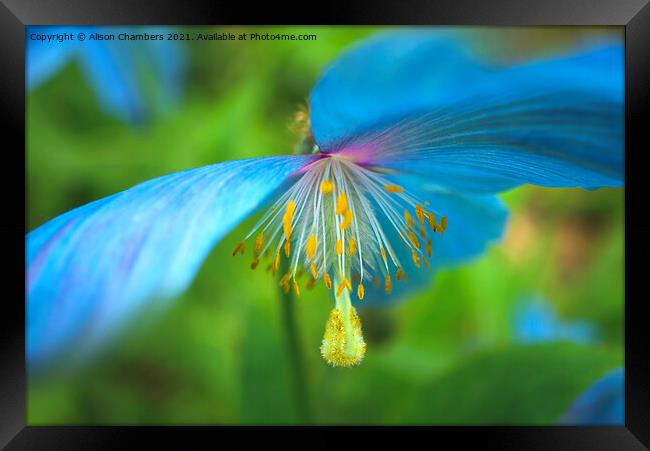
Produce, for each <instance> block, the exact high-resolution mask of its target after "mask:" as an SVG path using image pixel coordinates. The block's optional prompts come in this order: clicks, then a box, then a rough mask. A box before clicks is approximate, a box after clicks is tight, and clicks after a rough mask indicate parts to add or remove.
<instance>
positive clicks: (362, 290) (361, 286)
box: [357, 283, 366, 301]
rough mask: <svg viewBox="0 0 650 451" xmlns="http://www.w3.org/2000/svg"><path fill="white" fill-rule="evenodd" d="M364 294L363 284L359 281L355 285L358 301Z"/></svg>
mask: <svg viewBox="0 0 650 451" xmlns="http://www.w3.org/2000/svg"><path fill="white" fill-rule="evenodd" d="M365 295H366V290H365V289H364V288H363V284H362V283H360V284H359V286H357V297H358V298H359V300H360V301H362V300H363V297H364V296H365Z"/></svg>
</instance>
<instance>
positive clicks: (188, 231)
mask: <svg viewBox="0 0 650 451" xmlns="http://www.w3.org/2000/svg"><path fill="white" fill-rule="evenodd" d="M622 112H623V47H622V43H621V42H620V41H608V42H601V43H593V44H592V45H590V46H586V47H582V48H578V49H574V50H573V51H571V52H568V53H566V54H562V55H558V56H556V57H554V58H547V59H543V60H534V61H529V62H526V63H519V64H516V65H512V66H503V65H500V66H495V65H492V64H490V63H488V62H486V61H484V60H482V59H480V58H478V57H477V56H475V55H473V54H472V53H471V52H470V51H469V50H468V49H467V47H466V45H465V44H464V42H463V41H462V40H460V39H457V38H454V37H453V36H451V35H449V34H448V33H444V32H439V31H429V30H423V29H419V30H417V31H400V32H394V33H388V34H382V35H378V36H376V37H374V38H371V39H369V40H366V41H363V42H361V43H359V44H357V45H355V46H353V47H352V48H350V49H349V50H348V51H347V52H345V53H344V54H343V55H342V56H341V57H340V58H339V59H337V60H336V61H334V62H333V63H332V64H331V65H330V66H329V67H328V68H327V69H326V70H325V71H324V73H323V75H322V77H321V78H320V80H318V82H317V83H316V85H315V87H314V88H313V90H312V92H311V96H310V111H309V114H308V115H305V117H304V118H305V119H307V120H308V121H309V123H307V124H306V126H305V130H306V135H305V143H307V145H306V146H304V145H303V146H302V147H303V148H305V147H308V148H311V153H309V154H304V155H288V156H272V157H265V158H256V159H248V160H240V161H228V162H223V163H217V164H213V165H210V166H205V167H201V168H197V169H190V170H186V171H183V172H178V173H174V174H170V175H166V176H163V177H160V178H157V179H154V180H150V181H147V182H144V183H141V184H139V185H137V186H135V187H133V188H131V189H128V190H126V191H123V192H121V193H117V194H114V195H112V196H109V197H107V198H103V199H100V200H97V201H95V202H92V203H90V204H87V205H84V206H81V207H79V208H76V209H74V210H72V211H69V212H67V213H65V214H62V215H61V216H59V217H57V218H54V219H52V220H51V221H49V222H47V223H45V224H43V225H41V226H40V227H38V228H37V229H35V230H34V231H32V232H31V233H29V234H28V235H27V357H28V363H29V367H30V371H33V372H35V371H38V370H39V369H41V368H44V367H45V366H46V364H48V363H50V362H52V361H54V360H56V359H57V358H62V357H63V356H64V355H65V354H67V355H75V356H88V355H91V354H93V353H94V352H95V351H97V349H99V348H100V346H101V345H103V344H104V343H106V342H107V341H108V339H110V338H111V337H113V336H114V335H116V333H117V332H118V331H119V330H120V329H121V326H123V325H124V324H125V323H127V322H128V320H132V319H133V318H135V314H136V313H138V312H140V311H144V310H146V309H148V308H151V307H152V306H153V305H156V304H158V305H159V304H161V303H162V302H163V301H164V300H168V299H171V298H173V297H174V296H176V295H178V294H179V293H180V292H182V291H183V290H185V289H186V288H187V287H188V285H189V284H190V283H191V282H192V280H193V278H194V276H195V274H196V272H197V271H198V269H199V267H200V266H201V263H202V262H203V260H204V259H205V257H206V256H207V254H208V253H209V252H210V250H211V249H212V247H213V246H214V245H215V244H216V243H217V242H218V241H219V240H220V239H221V238H222V237H223V236H224V235H225V234H226V233H228V232H229V231H230V230H231V229H232V228H233V227H235V226H236V225H237V224H238V223H240V222H241V221H242V220H243V219H244V218H246V217H247V216H249V215H250V214H252V213H254V212H255V211H257V210H258V209H259V208H260V207H261V206H262V205H264V204H266V203H267V202H269V204H270V205H271V207H270V209H269V210H268V211H267V213H266V214H265V215H264V216H263V217H262V218H261V219H260V221H259V222H258V224H257V225H256V226H255V228H254V229H253V230H252V231H251V232H250V233H249V234H248V236H247V237H246V239H248V238H251V244H250V245H251V247H252V264H251V266H252V267H253V269H254V268H255V267H257V265H258V264H259V262H260V258H263V257H265V256H267V257H268V260H269V263H268V266H267V268H268V269H269V270H270V271H271V272H272V273H273V274H274V275H275V276H276V277H277V278H278V279H279V283H280V285H281V286H282V287H283V289H285V290H286V291H288V290H294V291H295V292H296V293H297V294H298V295H300V291H301V288H309V287H310V286H311V285H313V283H315V282H316V281H318V280H321V279H322V280H323V283H324V284H325V286H327V288H330V289H331V290H332V292H333V294H334V298H335V308H334V309H333V310H332V313H331V314H330V317H329V319H328V321H327V324H326V331H325V336H324V339H323V343H322V347H321V352H322V354H323V356H324V357H325V359H326V360H327V361H328V362H329V363H331V364H332V365H340V366H352V365H356V364H358V363H359V362H360V361H361V360H362V358H363V356H364V353H365V350H366V345H365V342H364V340H363V337H362V334H361V326H360V321H359V318H358V316H357V314H356V311H355V308H354V307H353V306H352V301H353V300H354V302H355V303H356V302H358V301H359V300H362V299H363V302H364V303H382V302H385V300H386V299H387V297H388V295H392V296H393V297H399V296H401V295H403V294H405V293H406V290H407V288H408V289H415V288H417V287H418V286H421V285H422V284H423V283H426V282H427V281H429V280H430V279H431V277H432V275H433V273H434V271H435V270H436V269H437V268H442V267H447V266H451V265H455V264H459V263H462V262H465V261H468V260H469V259H471V258H473V257H476V256H478V255H480V254H481V253H482V252H483V251H484V249H485V248H486V246H487V245H488V244H489V243H491V242H495V241H497V240H498V239H499V238H500V237H501V236H502V233H503V229H504V226H505V223H506V219H507V210H506V208H505V207H504V205H503V204H502V203H501V202H500V201H499V199H498V198H497V197H496V196H495V194H496V193H498V192H501V191H504V190H507V189H510V188H514V187H516V186H518V185H521V184H526V183H529V184H535V185H540V186H546V187H583V188H590V189H591V188H596V187H616V186H622V185H623V153H624V152H623V114H622ZM245 247H246V244H245V242H243V241H242V242H241V243H239V244H238V245H237V247H236V248H235V250H234V252H233V255H236V254H239V253H243V252H244V250H245ZM427 269H429V271H427ZM302 272H304V273H306V274H307V277H308V280H307V282H301V281H300V279H299V274H300V273H302ZM407 281H408V282H407Z"/></svg>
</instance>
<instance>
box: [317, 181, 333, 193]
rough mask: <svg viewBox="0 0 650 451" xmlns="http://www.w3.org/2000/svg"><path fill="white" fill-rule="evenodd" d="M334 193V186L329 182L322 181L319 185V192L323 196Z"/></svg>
mask: <svg viewBox="0 0 650 451" xmlns="http://www.w3.org/2000/svg"><path fill="white" fill-rule="evenodd" d="M332 191H334V184H333V183H332V181H331V180H323V181H322V182H321V184H320V192H321V193H323V194H329V193H331V192H332Z"/></svg>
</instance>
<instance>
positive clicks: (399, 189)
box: [384, 185, 404, 193]
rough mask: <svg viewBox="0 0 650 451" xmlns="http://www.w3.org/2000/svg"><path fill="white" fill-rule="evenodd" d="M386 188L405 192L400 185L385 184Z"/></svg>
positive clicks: (389, 190)
mask: <svg viewBox="0 0 650 451" xmlns="http://www.w3.org/2000/svg"><path fill="white" fill-rule="evenodd" d="M384 189H385V190H386V191H388V192H389V193H403V192H404V188H402V187H401V186H398V185H386V186H384Z"/></svg>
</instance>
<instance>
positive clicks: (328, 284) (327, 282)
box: [323, 273, 332, 290]
mask: <svg viewBox="0 0 650 451" xmlns="http://www.w3.org/2000/svg"><path fill="white" fill-rule="evenodd" d="M323 282H325V288H327V289H328V290H329V289H330V288H332V279H330V275H329V274H327V273H325V274H323Z"/></svg>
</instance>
